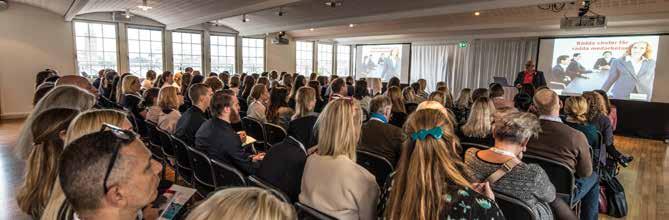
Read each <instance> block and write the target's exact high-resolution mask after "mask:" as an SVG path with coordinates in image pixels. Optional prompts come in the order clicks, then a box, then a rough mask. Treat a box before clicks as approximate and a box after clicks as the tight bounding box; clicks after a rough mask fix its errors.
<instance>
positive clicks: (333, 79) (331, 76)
mask: <svg viewBox="0 0 669 220" xmlns="http://www.w3.org/2000/svg"><path fill="white" fill-rule="evenodd" d="M336 79H339V76H337V75H335V74H332V75H330V82H332V81H335V80H336Z"/></svg>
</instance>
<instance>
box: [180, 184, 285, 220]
mask: <svg viewBox="0 0 669 220" xmlns="http://www.w3.org/2000/svg"><path fill="white" fill-rule="evenodd" d="M296 218H297V216H296V214H295V210H294V209H293V207H292V206H291V205H290V204H288V203H284V202H282V201H281V200H279V199H278V198H276V196H274V195H272V193H271V192H269V191H267V190H264V189H260V188H257V187H235V188H228V189H224V190H220V191H218V192H216V193H215V194H214V195H213V196H211V197H209V198H208V199H207V200H205V201H204V202H202V203H201V204H200V205H198V206H197V207H196V208H195V209H194V210H193V211H192V212H191V213H190V214H189V215H188V217H187V218H186V219H187V220H215V219H255V220H275V219H276V220H293V219H296Z"/></svg>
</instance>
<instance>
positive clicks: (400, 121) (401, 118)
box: [388, 112, 407, 128]
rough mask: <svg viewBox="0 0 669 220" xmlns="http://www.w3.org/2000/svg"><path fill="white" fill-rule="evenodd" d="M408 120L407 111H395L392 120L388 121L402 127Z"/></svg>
mask: <svg viewBox="0 0 669 220" xmlns="http://www.w3.org/2000/svg"><path fill="white" fill-rule="evenodd" d="M406 120H407V114H406V113H402V112H393V113H392V116H391V117H390V122H388V123H389V124H391V125H395V126H397V127H400V128H401V127H402V126H404V122H405V121H406Z"/></svg>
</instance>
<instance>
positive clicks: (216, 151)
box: [195, 118, 255, 175]
mask: <svg viewBox="0 0 669 220" xmlns="http://www.w3.org/2000/svg"><path fill="white" fill-rule="evenodd" d="M195 146H197V147H198V148H199V149H206V152H207V156H209V158H211V159H215V160H218V161H220V162H223V163H225V164H228V165H231V166H234V167H235V168H237V169H239V170H240V171H241V172H243V173H244V174H246V175H250V174H253V173H255V169H254V166H253V162H252V161H251V158H250V156H251V154H249V153H247V152H246V151H245V150H244V149H243V148H242V141H241V139H240V138H239V135H237V133H235V131H234V130H233V129H232V126H231V125H230V124H229V123H228V122H226V121H223V120H221V119H219V118H211V119H209V120H207V121H205V122H204V123H203V124H202V126H200V129H198V130H197V133H196V134H195Z"/></svg>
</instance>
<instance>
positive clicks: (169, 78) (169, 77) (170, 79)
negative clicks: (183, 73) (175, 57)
mask: <svg viewBox="0 0 669 220" xmlns="http://www.w3.org/2000/svg"><path fill="white" fill-rule="evenodd" d="M160 79H161V80H160V81H161V82H162V83H163V84H168V85H172V83H174V74H172V72H170V71H165V72H163V74H162V75H160ZM163 84H161V85H160V86H161V87H162V86H163Z"/></svg>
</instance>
